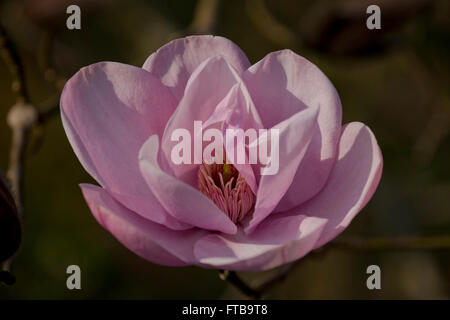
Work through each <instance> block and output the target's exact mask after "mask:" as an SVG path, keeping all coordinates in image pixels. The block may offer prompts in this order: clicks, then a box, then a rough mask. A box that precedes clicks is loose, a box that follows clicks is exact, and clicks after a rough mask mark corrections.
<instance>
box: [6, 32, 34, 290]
mask: <svg viewBox="0 0 450 320" xmlns="http://www.w3.org/2000/svg"><path fill="white" fill-rule="evenodd" d="M0 51H1V56H2V58H3V60H4V61H5V63H6V65H7V66H8V68H9V70H10V72H11V75H12V77H13V85H12V90H13V91H14V92H16V94H17V103H16V104H15V105H14V106H13V107H12V108H11V110H10V111H9V113H8V118H7V122H8V125H9V127H10V128H11V130H12V142H11V149H10V161H9V169H8V172H7V176H8V179H9V181H10V183H11V192H12V195H13V197H14V202H15V204H16V207H17V214H18V217H19V219H20V221H21V223H22V221H23V190H22V189H23V177H24V160H25V151H26V148H27V145H28V138H29V133H30V130H31V129H32V128H33V127H34V126H35V125H36V123H37V120H38V113H37V110H36V108H35V107H34V106H33V105H31V104H30V103H29V94H28V91H27V87H26V85H25V74H24V70H23V64H22V61H21V59H20V56H19V55H18V53H17V50H16V48H15V46H14V44H13V43H12V41H11V40H10V39H9V37H8V34H7V33H6V30H5V29H4V28H3V27H2V26H1V25H0ZM14 257H15V256H13V257H11V258H10V259H9V260H7V261H5V262H3V263H2V265H1V266H0V267H1V268H0V272H1V279H2V281H3V282H4V283H7V284H11V283H13V282H14V281H12V279H14V276H13V275H12V274H11V265H12V261H13V260H14Z"/></svg>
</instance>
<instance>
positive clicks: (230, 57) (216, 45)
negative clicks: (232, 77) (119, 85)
mask: <svg viewBox="0 0 450 320" xmlns="http://www.w3.org/2000/svg"><path fill="white" fill-rule="evenodd" d="M216 55H222V56H223V57H224V58H225V59H226V60H227V62H228V63H230V64H231V65H232V66H233V68H235V69H236V70H237V72H238V73H242V72H243V71H244V70H246V69H247V68H248V67H249V66H250V62H249V61H248V59H247V57H246V56H245V53H244V52H242V50H241V49H240V48H239V47H238V46H237V45H235V44H234V43H233V42H232V41H230V40H228V39H226V38H222V37H214V36H190V37H186V38H181V39H176V40H173V41H171V42H169V43H168V44H166V45H165V46H163V47H161V48H160V49H159V50H158V51H156V52H155V53H153V54H152V55H151V56H150V57H149V58H148V59H147V61H145V63H144V66H143V68H144V69H146V70H148V71H150V73H151V74H153V75H154V76H156V77H157V78H159V79H161V81H162V82H163V83H164V84H165V85H166V86H168V87H169V88H170V89H171V91H172V93H173V94H174V96H175V97H176V98H177V99H178V100H181V98H182V97H183V94H184V89H185V87H186V83H187V81H188V79H189V77H190V76H191V74H192V73H193V72H194V70H195V69H196V68H197V67H198V66H199V65H200V64H201V63H202V62H204V61H205V60H207V59H208V58H210V57H212V56H216Z"/></svg>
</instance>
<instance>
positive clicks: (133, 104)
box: [61, 62, 189, 229]
mask: <svg viewBox="0 0 450 320" xmlns="http://www.w3.org/2000/svg"><path fill="white" fill-rule="evenodd" d="M175 106H176V100H175V99H174V98H173V96H172V95H171V93H170V92H169V90H168V89H167V88H166V87H165V86H164V85H163V84H161V83H160V82H159V80H158V79H156V78H155V77H154V76H152V75H151V74H150V73H148V72H147V71H145V70H142V69H139V68H135V67H133V66H128V65H125V64H120V63H114V62H102V63H97V64H93V65H91V66H88V67H85V68H83V69H81V70H80V71H79V72H78V73H77V74H75V75H74V76H73V77H72V78H71V79H70V80H69V81H68V82H67V83H66V85H65V87H64V90H63V93H62V96H61V116H62V121H63V124H64V129H65V131H66V134H67V136H68V139H69V141H70V143H71V145H72V147H73V149H74V150H75V153H76V155H77V157H78V159H79V160H80V162H81V163H82V165H83V167H84V168H85V169H86V170H87V171H88V172H89V174H91V176H92V177H94V178H95V179H96V180H97V181H98V183H100V184H101V185H102V186H103V187H104V188H106V189H108V190H109V191H110V192H111V193H114V194H115V195H116V199H118V200H119V201H121V202H122V203H123V204H124V205H126V206H127V207H128V208H130V209H131V210H133V211H135V212H137V213H139V214H141V215H142V216H144V217H146V218H148V219H151V220H153V221H155V222H158V223H162V224H166V225H167V226H169V227H171V228H175V229H183V228H184V229H185V228H187V227H189V226H187V225H185V224H181V223H179V222H178V221H176V220H175V219H173V217H171V216H170V215H168V214H167V213H165V212H164V210H163V209H162V207H161V206H159V205H158V202H157V201H156V199H155V198H154V196H153V195H152V193H151V191H150V190H149V188H148V187H147V185H146V183H145V181H144V180H143V178H142V176H141V174H140V171H139V166H138V152H139V148H140V147H141V145H142V143H144V141H145V140H146V139H147V138H148V137H149V136H150V135H152V134H155V133H159V134H161V132H162V131H163V128H164V124H165V123H166V122H167V120H168V119H169V117H170V115H171V114H172V113H173V111H174V110H175Z"/></svg>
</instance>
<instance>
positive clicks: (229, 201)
mask: <svg viewBox="0 0 450 320" xmlns="http://www.w3.org/2000/svg"><path fill="white" fill-rule="evenodd" d="M198 188H199V190H200V191H201V192H202V193H203V194H204V195H206V196H207V197H208V198H210V199H211V200H212V201H213V202H214V203H215V204H216V206H218V207H219V209H220V210H222V211H223V212H225V213H226V214H227V215H228V217H229V218H230V219H231V221H233V222H234V223H238V222H239V221H241V220H242V218H244V217H245V215H246V214H247V213H249V211H250V210H251V209H252V207H253V202H254V196H253V192H252V190H251V189H250V186H249V185H248V184H247V181H245V179H244V177H243V176H242V175H241V174H240V173H239V171H238V170H236V168H235V167H234V166H233V165H231V164H228V163H225V164H216V163H213V164H205V163H203V164H201V165H200V169H199V170H198Z"/></svg>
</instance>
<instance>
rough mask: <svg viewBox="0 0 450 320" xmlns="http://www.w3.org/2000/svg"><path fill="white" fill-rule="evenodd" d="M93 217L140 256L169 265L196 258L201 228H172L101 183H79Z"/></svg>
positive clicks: (181, 263) (193, 260)
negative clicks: (116, 197)
mask: <svg viewBox="0 0 450 320" xmlns="http://www.w3.org/2000/svg"><path fill="white" fill-rule="evenodd" d="M80 187H81V190H82V192H83V195H84V198H85V199H86V202H87V203H88V205H89V208H90V209H91V211H92V214H93V215H94V217H95V219H97V221H98V222H99V223H100V224H101V225H102V226H103V227H104V228H105V229H107V230H108V231H109V232H111V233H112V234H113V235H114V236H115V237H116V238H117V240H119V241H120V242H121V243H122V244H123V245H124V246H125V247H127V248H128V249H130V250H131V251H133V252H134V253H136V254H137V255H139V256H141V257H142V258H144V259H146V260H149V261H152V262H155V263H158V264H162V265H168V266H184V265H187V264H191V263H194V262H195V258H194V255H193V245H194V243H195V242H196V241H197V240H198V239H199V238H200V237H202V236H204V235H205V232H204V231H201V230H198V229H190V230H184V231H174V230H171V229H168V228H165V227H163V226H161V225H159V224H157V223H153V222H151V221H149V220H147V219H144V218H142V217H141V216H140V215H137V214H135V213H134V212H132V211H130V210H129V209H127V208H126V207H124V206H122V205H121V204H120V203H119V202H117V201H116V200H114V198H113V197H111V195H110V194H109V193H108V192H107V191H106V190H105V189H102V188H100V187H97V186H94V185H89V184H83V185H80Z"/></svg>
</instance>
